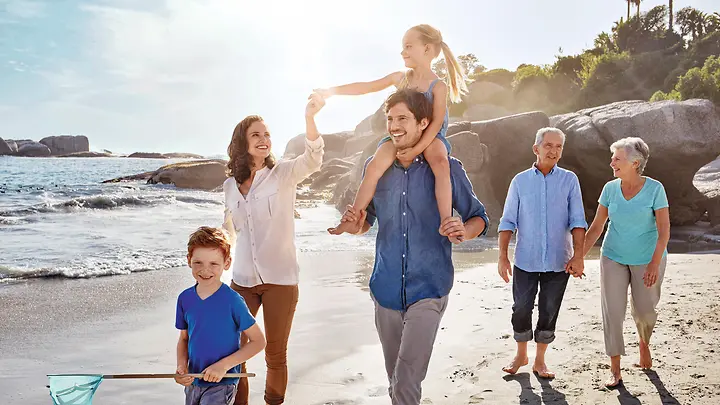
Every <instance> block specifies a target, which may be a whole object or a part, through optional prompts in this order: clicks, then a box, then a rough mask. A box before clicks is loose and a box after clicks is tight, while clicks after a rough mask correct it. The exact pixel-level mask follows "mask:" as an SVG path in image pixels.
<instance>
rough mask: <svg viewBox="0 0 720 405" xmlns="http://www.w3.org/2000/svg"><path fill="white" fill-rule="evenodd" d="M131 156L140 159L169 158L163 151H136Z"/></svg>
mask: <svg viewBox="0 0 720 405" xmlns="http://www.w3.org/2000/svg"><path fill="white" fill-rule="evenodd" d="M128 157H129V158H138V159H167V158H168V157H167V156H165V155H164V154H162V153H152V152H135V153H131V154H129V155H128Z"/></svg>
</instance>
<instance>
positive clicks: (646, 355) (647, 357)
mask: <svg viewBox="0 0 720 405" xmlns="http://www.w3.org/2000/svg"><path fill="white" fill-rule="evenodd" d="M635 367H640V368H641V369H643V370H649V369H651V368H652V355H651V354H650V345H648V344H647V343H645V342H644V341H643V340H642V339H640V361H639V362H638V363H637V364H635Z"/></svg>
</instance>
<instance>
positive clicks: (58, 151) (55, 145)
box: [40, 135, 90, 155]
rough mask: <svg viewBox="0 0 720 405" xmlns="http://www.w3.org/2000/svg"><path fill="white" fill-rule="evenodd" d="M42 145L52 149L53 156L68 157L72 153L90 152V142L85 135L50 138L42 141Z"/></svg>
mask: <svg viewBox="0 0 720 405" xmlns="http://www.w3.org/2000/svg"><path fill="white" fill-rule="evenodd" d="M40 143H41V144H43V145H45V146H47V147H48V148H50V153H51V154H52V155H68V154H70V153H77V152H89V151H90V141H88V138H87V137H86V136H83V135H79V136H71V135H61V136H48V137H45V138H43V139H41V140H40Z"/></svg>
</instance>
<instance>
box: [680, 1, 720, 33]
mask: <svg viewBox="0 0 720 405" xmlns="http://www.w3.org/2000/svg"><path fill="white" fill-rule="evenodd" d="M675 20H676V21H677V24H678V25H679V26H680V33H681V34H682V35H683V36H688V35H690V36H691V38H692V40H693V41H697V40H699V39H702V38H703V37H704V36H705V35H707V34H710V33H712V32H715V31H718V30H720V15H718V14H717V13H713V14H706V13H704V12H702V11H700V10H698V9H696V8H693V7H684V8H682V9H681V10H680V11H678V12H677V14H676V16H675Z"/></svg>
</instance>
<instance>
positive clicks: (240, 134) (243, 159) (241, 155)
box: [227, 115, 275, 185]
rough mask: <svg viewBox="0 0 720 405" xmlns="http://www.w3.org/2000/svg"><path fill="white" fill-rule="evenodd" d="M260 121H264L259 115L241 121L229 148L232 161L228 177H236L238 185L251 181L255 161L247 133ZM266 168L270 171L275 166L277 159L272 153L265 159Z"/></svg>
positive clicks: (228, 167)
mask: <svg viewBox="0 0 720 405" xmlns="http://www.w3.org/2000/svg"><path fill="white" fill-rule="evenodd" d="M258 121H263V119H262V117H261V116H259V115H248V116H247V117H245V118H244V119H243V120H242V121H240V123H239V124H237V126H235V130H234V131H233V135H232V140H231V141H230V146H228V156H229V157H230V160H229V161H228V164H227V175H228V177H234V178H235V181H236V182H237V184H238V185H240V184H242V183H243V182H244V181H245V180H247V179H249V178H250V173H251V172H252V171H251V169H252V164H253V159H252V156H250V154H249V153H248V142H247V131H248V129H249V128H250V125H252V124H253V123H256V122H258ZM265 166H266V167H267V168H268V169H272V168H273V166H275V157H274V156H273V155H272V153H271V154H270V155H269V156H268V157H266V158H265Z"/></svg>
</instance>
